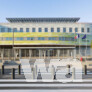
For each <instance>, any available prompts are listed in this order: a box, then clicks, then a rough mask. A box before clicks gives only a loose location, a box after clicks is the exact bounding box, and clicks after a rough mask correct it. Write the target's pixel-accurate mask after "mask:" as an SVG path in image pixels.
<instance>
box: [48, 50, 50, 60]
mask: <svg viewBox="0 0 92 92" xmlns="http://www.w3.org/2000/svg"><path fill="white" fill-rule="evenodd" d="M48 59H50V50H48Z"/></svg>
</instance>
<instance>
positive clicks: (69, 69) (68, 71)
mask: <svg viewBox="0 0 92 92" xmlns="http://www.w3.org/2000/svg"><path fill="white" fill-rule="evenodd" d="M68 74H69V75H70V65H68Z"/></svg>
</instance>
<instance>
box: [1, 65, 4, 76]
mask: <svg viewBox="0 0 92 92" xmlns="http://www.w3.org/2000/svg"><path fill="white" fill-rule="evenodd" d="M1 74H2V75H4V65H2V68H1Z"/></svg>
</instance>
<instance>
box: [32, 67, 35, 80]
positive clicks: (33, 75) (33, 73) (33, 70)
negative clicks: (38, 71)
mask: <svg viewBox="0 0 92 92" xmlns="http://www.w3.org/2000/svg"><path fill="white" fill-rule="evenodd" d="M32 79H35V69H34V68H32Z"/></svg>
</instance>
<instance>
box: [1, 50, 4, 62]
mask: <svg viewBox="0 0 92 92" xmlns="http://www.w3.org/2000/svg"><path fill="white" fill-rule="evenodd" d="M1 59H2V60H3V59H4V49H1Z"/></svg>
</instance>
